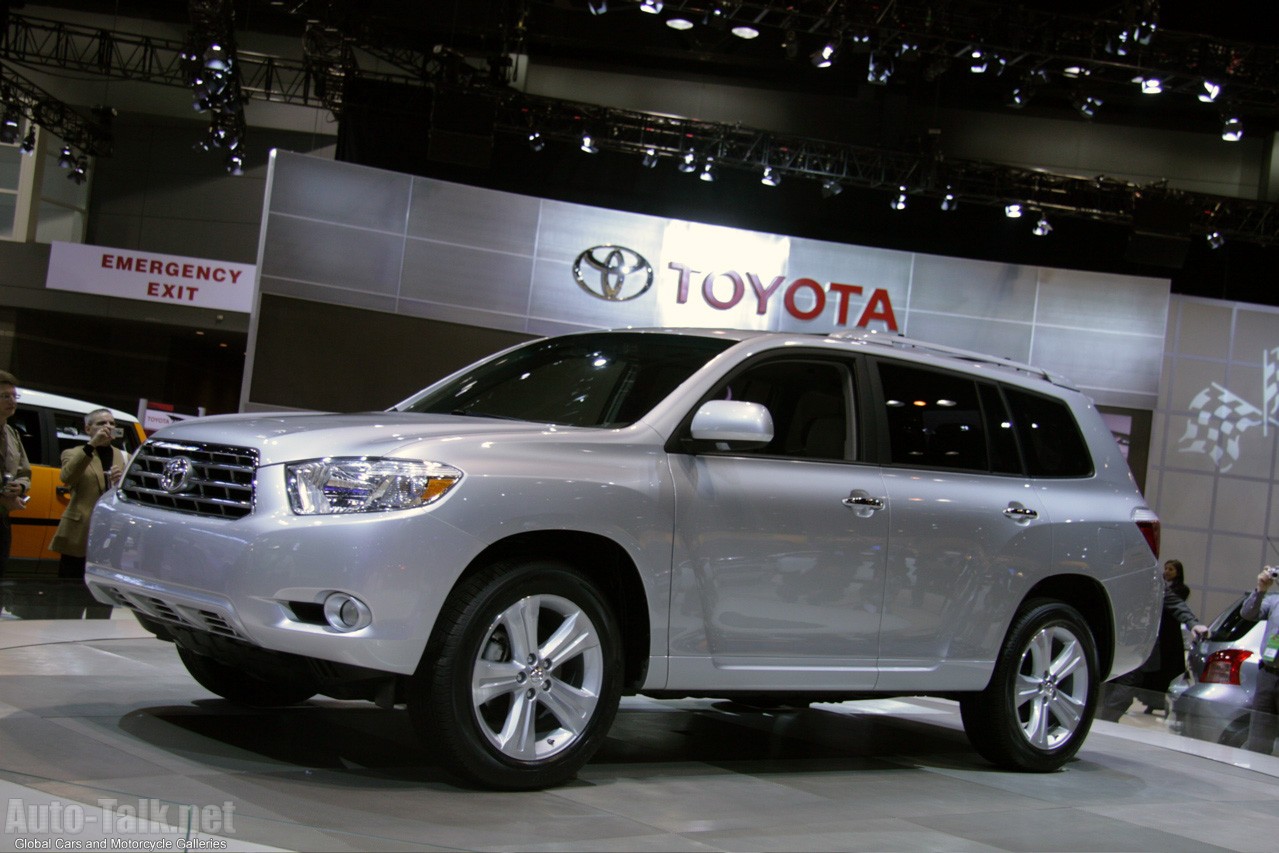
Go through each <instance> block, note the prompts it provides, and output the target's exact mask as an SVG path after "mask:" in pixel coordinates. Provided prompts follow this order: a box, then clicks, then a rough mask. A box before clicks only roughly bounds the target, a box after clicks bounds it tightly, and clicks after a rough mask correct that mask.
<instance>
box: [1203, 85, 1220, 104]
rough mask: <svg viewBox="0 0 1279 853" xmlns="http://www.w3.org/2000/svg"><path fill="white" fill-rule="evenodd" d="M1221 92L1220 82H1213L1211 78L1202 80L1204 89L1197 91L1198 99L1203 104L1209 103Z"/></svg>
mask: <svg viewBox="0 0 1279 853" xmlns="http://www.w3.org/2000/svg"><path fill="white" fill-rule="evenodd" d="M1220 94H1221V84H1220V83H1214V82H1213V81H1211V80H1204V90H1203V91H1202V92H1200V93H1199V100H1200V101H1203V102H1204V103H1205V104H1211V103H1213V102H1215V101H1216V100H1217V96H1218V95H1220Z"/></svg>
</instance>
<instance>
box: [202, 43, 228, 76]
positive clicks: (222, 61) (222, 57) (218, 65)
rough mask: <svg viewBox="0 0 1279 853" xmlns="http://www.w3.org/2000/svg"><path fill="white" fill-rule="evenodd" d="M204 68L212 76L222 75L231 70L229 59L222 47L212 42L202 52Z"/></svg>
mask: <svg viewBox="0 0 1279 853" xmlns="http://www.w3.org/2000/svg"><path fill="white" fill-rule="evenodd" d="M204 67H205V68H206V69H208V70H209V71H212V72H213V73H214V74H222V73H225V72H226V71H227V70H229V69H230V68H231V57H229V56H227V52H226V51H225V50H223V48H222V45H220V44H218V43H217V42H214V43H213V44H211V45H209V49H208V50H206V51H205V52H204Z"/></svg>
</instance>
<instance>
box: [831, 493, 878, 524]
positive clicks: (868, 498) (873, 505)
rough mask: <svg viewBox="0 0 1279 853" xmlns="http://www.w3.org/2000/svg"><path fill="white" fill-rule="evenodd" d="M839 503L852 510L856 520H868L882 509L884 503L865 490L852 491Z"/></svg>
mask: <svg viewBox="0 0 1279 853" xmlns="http://www.w3.org/2000/svg"><path fill="white" fill-rule="evenodd" d="M840 503H842V504H843V505H844V506H846V507H848V508H849V509H851V510H854V511H855V512H856V513H857V517H858V518H870V517H871V516H872V515H874V514H875V513H876V512H878V511H879V510H881V509H883V508H884V502H883V501H882V500H880V499H879V498H877V497H875V496H873V495H872V494H871V493H870V492H868V491H866V490H865V489H853V490H852V491H851V492H849V493H848V497H846V498H844V499H843V500H842V501H840Z"/></svg>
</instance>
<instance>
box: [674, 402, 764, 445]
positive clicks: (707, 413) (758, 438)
mask: <svg viewBox="0 0 1279 853" xmlns="http://www.w3.org/2000/svg"><path fill="white" fill-rule="evenodd" d="M689 432H690V433H691V434H692V437H693V440H694V441H697V442H703V441H708V442H713V443H714V444H715V447H716V449H717V450H729V449H730V446H736V447H739V448H740V447H762V446H763V445H765V444H768V443H769V442H770V441H772V440H773V416H772V415H770V414H769V413H768V409H767V408H765V407H764V406H762V405H760V404H759V403H747V402H745V401H743V400H707V401H706V402H705V403H703V404H702V405H701V408H699V409H698V410H697V412H696V413H695V414H694V415H693V423H692V425H691V428H690V430H689Z"/></svg>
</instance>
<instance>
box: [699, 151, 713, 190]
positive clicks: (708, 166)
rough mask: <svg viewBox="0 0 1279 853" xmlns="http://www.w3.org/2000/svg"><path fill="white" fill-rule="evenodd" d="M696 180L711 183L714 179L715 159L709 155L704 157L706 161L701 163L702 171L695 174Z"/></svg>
mask: <svg viewBox="0 0 1279 853" xmlns="http://www.w3.org/2000/svg"><path fill="white" fill-rule="evenodd" d="M697 178H698V180H701V181H706V183H708V184H709V183H711V182H712V181H714V180H715V160H714V159H713V158H711V157H707V158H706V162H704V163H702V173H701V174H700V175H698V176H697Z"/></svg>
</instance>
